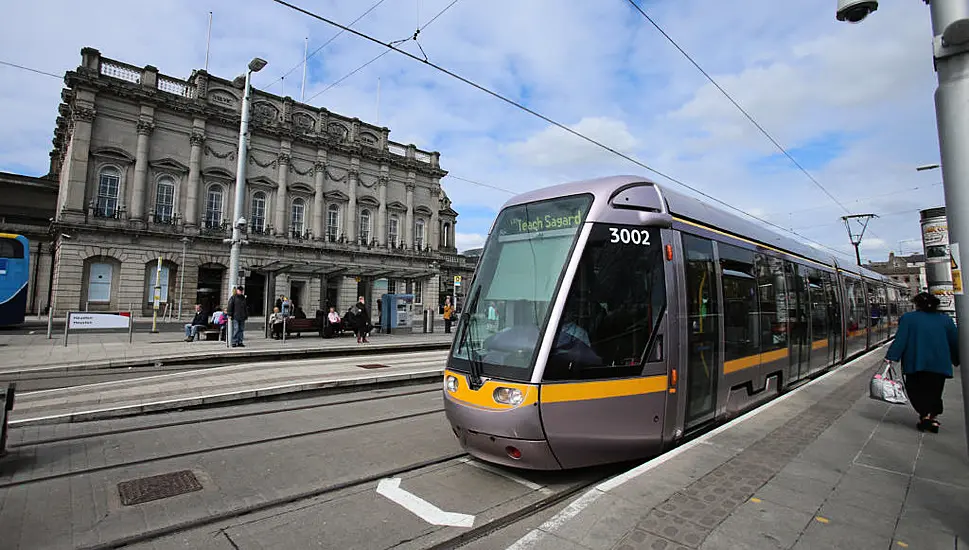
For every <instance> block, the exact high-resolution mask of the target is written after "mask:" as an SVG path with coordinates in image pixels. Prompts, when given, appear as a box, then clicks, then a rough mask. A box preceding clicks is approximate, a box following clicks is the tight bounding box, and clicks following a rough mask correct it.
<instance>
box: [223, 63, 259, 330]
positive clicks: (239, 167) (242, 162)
mask: <svg viewBox="0 0 969 550" xmlns="http://www.w3.org/2000/svg"><path fill="white" fill-rule="evenodd" d="M265 66H266V60H264V59H260V58H258V57H255V58H253V59H252V61H250V62H249V66H248V69H249V70H247V71H246V76H245V81H244V86H245V91H244V92H243V94H242V122H241V123H240V125H239V157H238V159H239V162H238V164H236V194H235V208H234V210H233V215H232V219H233V223H232V240H231V243H232V248H231V250H230V252H229V296H230V297H231V296H232V295H233V294H234V293H235V288H236V287H237V286H239V256H240V254H241V252H242V230H243V229H245V223H246V222H245V218H243V217H242V213H243V209H244V208H245V196H246V161H247V160H248V158H249V154H248V146H249V105H250V102H251V98H252V73H255V72H259V71H260V70H262V68H263V67H265ZM240 78H241V77H240ZM237 80H239V79H237ZM226 335H227V337H226V339H225V343H226V345H227V346H228V345H231V342H232V323H229V326H228V327H227V331H226Z"/></svg>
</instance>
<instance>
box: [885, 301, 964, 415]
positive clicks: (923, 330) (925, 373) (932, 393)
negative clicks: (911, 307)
mask: <svg viewBox="0 0 969 550" xmlns="http://www.w3.org/2000/svg"><path fill="white" fill-rule="evenodd" d="M912 302H913V303H914V304H915V311H910V312H908V313H906V314H905V315H902V318H901V320H899V323H898V332H897V333H896V334H895V341H894V342H892V345H891V347H889V348H888V353H887V354H886V355H885V361H901V362H902V375H903V376H904V379H905V391H906V393H908V398H909V401H911V402H912V407H914V408H915V411H916V412H918V413H919V422H918V424H917V425H916V427H917V428H918V429H919V431H925V430H928V431H930V432H933V433H938V432H939V420H938V419H937V418H936V417H938V416H939V415H941V414H942V390H943V388H944V386H945V380H946V378H952V366H953V365H955V366H959V344H958V341H957V338H958V333H957V331H956V325H955V323H953V322H952V319H951V318H950V317H949V316H948V315H946V314H945V313H942V312H940V311H939V299H938V298H936V297H935V296H933V295H932V294H929V293H928V292H921V293H919V294H916V295H915V297H914V298H912Z"/></svg>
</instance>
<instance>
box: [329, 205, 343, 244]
mask: <svg viewBox="0 0 969 550" xmlns="http://www.w3.org/2000/svg"><path fill="white" fill-rule="evenodd" d="M338 236H340V207H339V206H337V205H335V204H331V205H330V206H329V207H328V208H327V209H326V240H328V241H330V242H333V241H335V240H336V239H337V237H338Z"/></svg>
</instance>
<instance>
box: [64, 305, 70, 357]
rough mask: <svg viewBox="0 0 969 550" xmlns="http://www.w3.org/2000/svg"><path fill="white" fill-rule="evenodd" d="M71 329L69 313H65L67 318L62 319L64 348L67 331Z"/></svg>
mask: <svg viewBox="0 0 969 550" xmlns="http://www.w3.org/2000/svg"><path fill="white" fill-rule="evenodd" d="M70 328H71V312H70V311H68V312H67V317H65V318H64V347H65V348H66V347H67V331H68V330H70Z"/></svg>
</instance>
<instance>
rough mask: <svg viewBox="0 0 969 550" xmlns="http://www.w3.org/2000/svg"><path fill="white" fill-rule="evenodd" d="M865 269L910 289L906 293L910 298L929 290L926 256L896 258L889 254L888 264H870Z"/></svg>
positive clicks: (913, 255)
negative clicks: (926, 275) (926, 274)
mask: <svg viewBox="0 0 969 550" xmlns="http://www.w3.org/2000/svg"><path fill="white" fill-rule="evenodd" d="M865 267H867V268H868V269H870V270H872V271H874V272H876V273H881V274H882V275H885V276H887V277H890V278H891V279H892V280H893V281H895V282H896V283H900V284H903V285H905V286H906V287H908V289H907V291H906V292H907V294H906V296H908V297H912V296H915V295H916V294H918V293H919V292H924V291H926V290H928V288H929V287H928V284H927V282H926V278H925V255H924V254H912V255H909V256H896V255H895V253H894V252H889V253H888V261H887V262H869V263H868V265H866V266H865Z"/></svg>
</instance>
